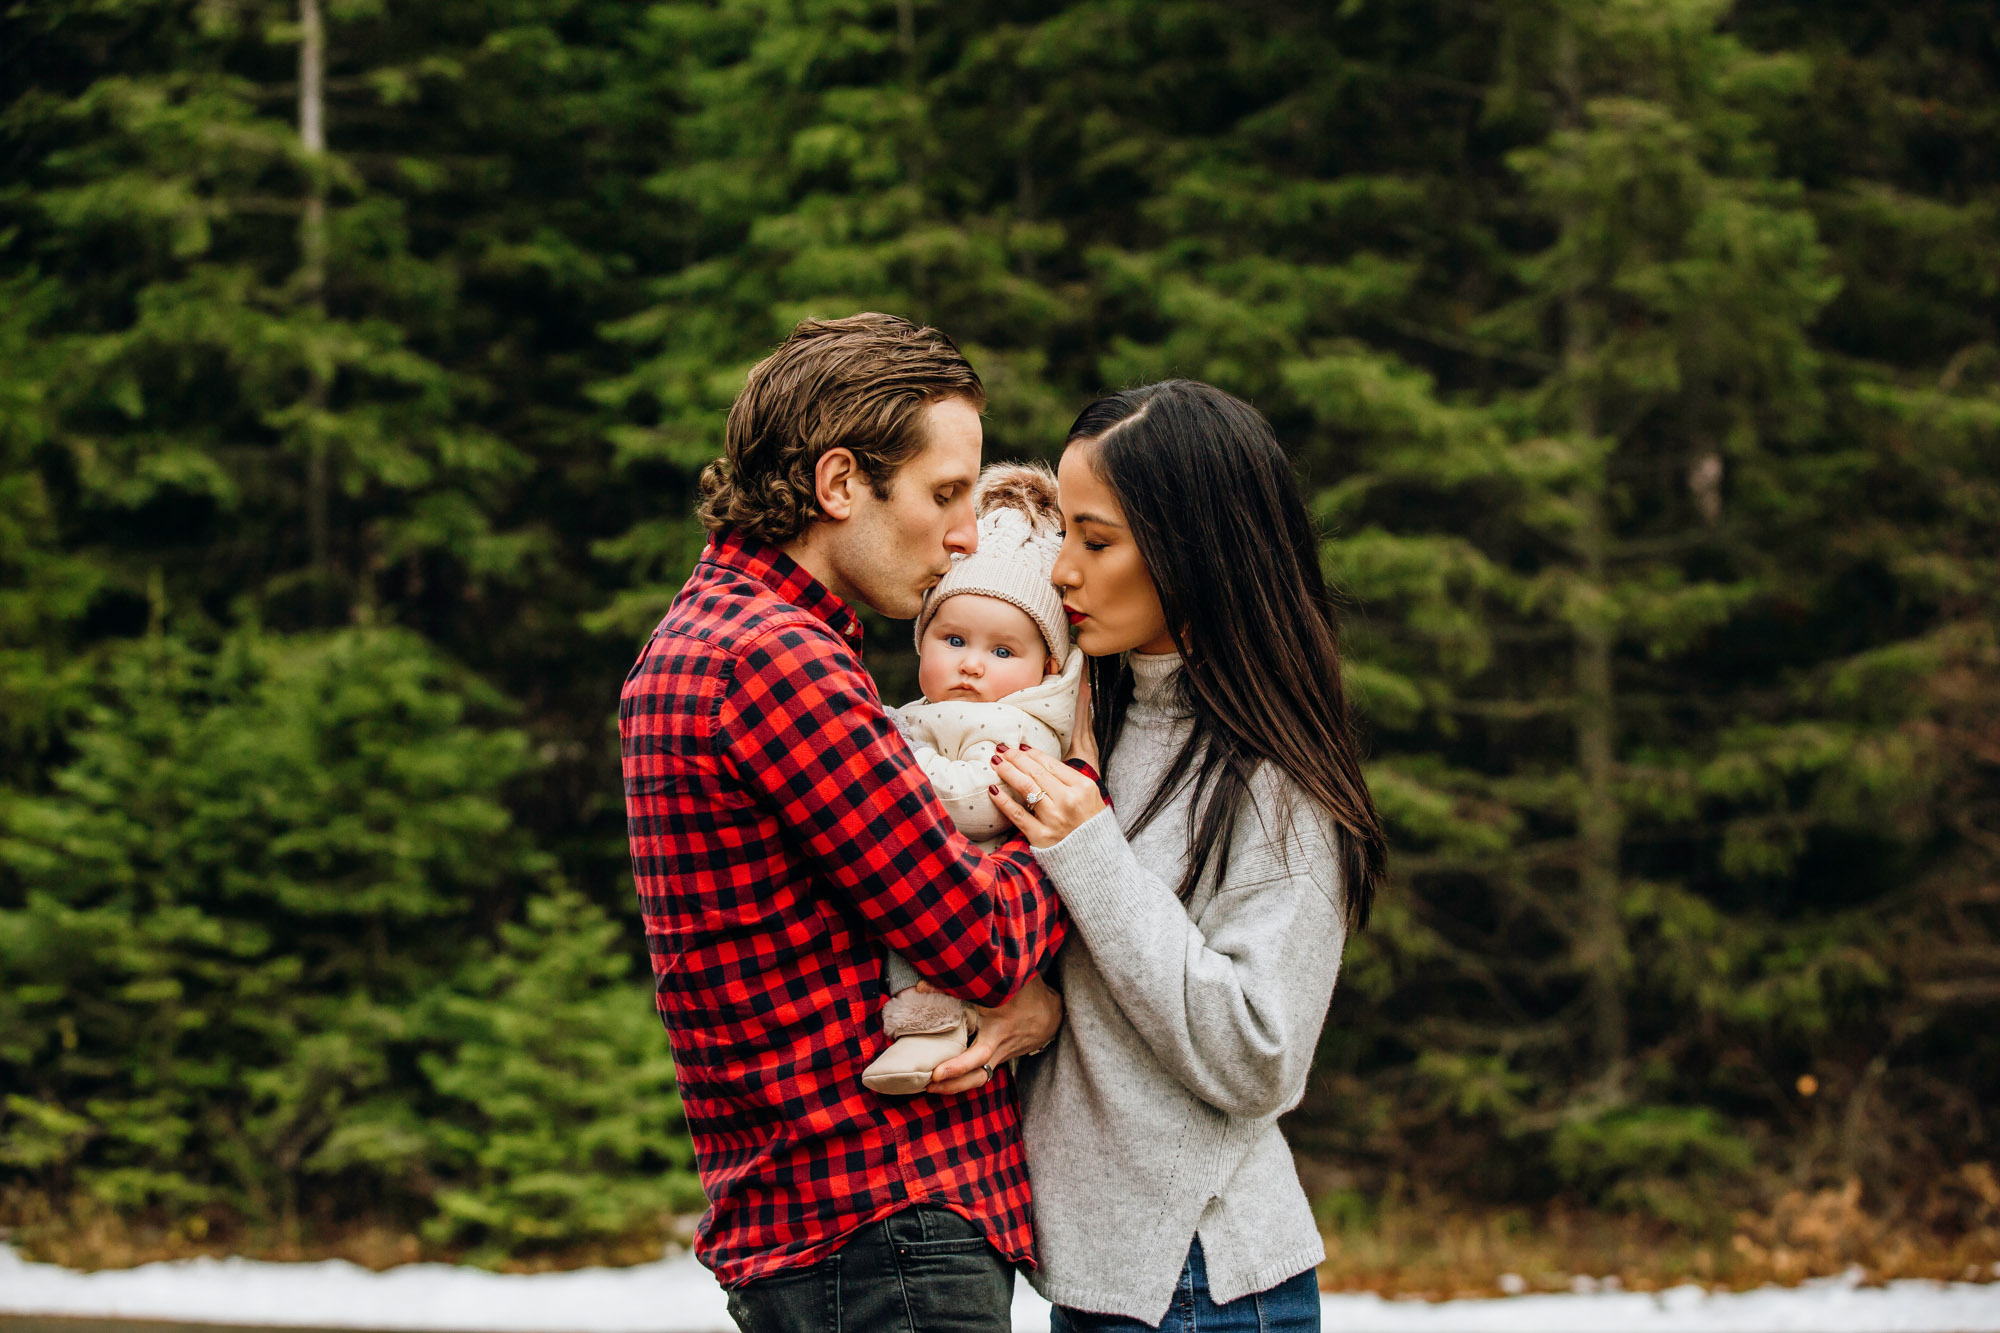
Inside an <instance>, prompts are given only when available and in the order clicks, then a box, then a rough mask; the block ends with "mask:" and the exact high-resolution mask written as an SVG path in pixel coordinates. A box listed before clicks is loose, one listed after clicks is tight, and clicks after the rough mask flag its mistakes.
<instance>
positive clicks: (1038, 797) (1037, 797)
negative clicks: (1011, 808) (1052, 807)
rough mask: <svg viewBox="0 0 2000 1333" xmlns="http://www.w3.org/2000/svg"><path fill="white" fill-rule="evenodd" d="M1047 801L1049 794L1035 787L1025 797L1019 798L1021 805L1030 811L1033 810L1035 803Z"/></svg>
mask: <svg viewBox="0 0 2000 1333" xmlns="http://www.w3.org/2000/svg"><path fill="white" fill-rule="evenodd" d="M1047 799H1049V794H1048V793H1047V792H1045V791H1043V790H1042V789H1041V788H1040V787H1037V788H1035V789H1034V790H1033V791H1031V792H1029V793H1028V794H1027V795H1026V796H1023V797H1022V798H1021V804H1022V805H1025V806H1027V807H1028V808H1029V809H1030V810H1032V809H1034V808H1035V802H1037V801H1046V800H1047Z"/></svg>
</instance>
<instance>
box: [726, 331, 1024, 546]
mask: <svg viewBox="0 0 2000 1333" xmlns="http://www.w3.org/2000/svg"><path fill="white" fill-rule="evenodd" d="M946 398H963V399H965V400H966V401H967V402H969V403H971V404H972V406H973V407H974V408H977V409H981V410H983V409H984V408H985V406H986V386H985V385H983V384H981V383H980V381H979V376H978V374H977V373H975V372H974V370H973V369H972V366H971V365H970V364H969V363H968V362H967V361H966V359H965V357H964V355H963V354H962V353H960V352H959V350H958V346H957V344H955V343H953V342H952V340H951V339H950V338H948V337H946V336H945V335H944V334H942V333H940V332H938V331H937V330H936V329H933V328H920V327H918V326H917V325H915V324H912V323H911V322H910V321H909V320H907V319H899V318H897V317H896V316H894V315H883V314H877V313H874V312H872V311H871V312H869V313H867V314H861V315H850V316H848V317H847V318H846V319H809V320H806V321H805V322H804V323H802V324H800V325H799V326H798V327H797V328H795V329H793V330H792V334H791V336H790V337H789V338H787V339H785V341H784V343H783V344H782V345H780V346H779V348H778V350H777V351H775V352H773V353H771V355H769V356H767V357H765V358H764V359H763V360H762V361H759V362H758V363H757V364H756V365H755V366H754V367H752V368H751V371H750V380H749V383H747V384H745V385H744V386H743V392H742V393H741V394H739V395H737V398H736V403H735V405H734V406H733V407H731V408H730V409H729V425H728V428H727V430H726V432H725V434H724V439H723V455H722V457H721V458H719V459H717V460H716V461H715V462H713V463H710V464H709V465H708V467H707V468H706V469H704V470H703V472H702V474H701V507H700V510H699V513H700V515H701V521H702V524H703V525H704V526H705V527H707V529H708V530H709V531H710V532H716V531H719V530H720V529H722V528H726V527H731V528H736V529H739V530H740V531H742V532H743V533H745V534H747V535H749V536H751V537H756V538H758V539H759V540H762V541H766V542H770V543H771V544H772V545H779V544H781V543H784V542H788V541H791V540H792V539H793V538H795V537H797V536H799V535H800V534H801V533H803V532H804V531H805V530H806V529H807V528H808V527H810V526H811V525H812V524H814V523H816V522H818V521H819V520H820V519H821V518H823V517H824V515H822V514H821V513H820V509H819V502H818V501H817V500H815V499H814V498H813V469H814V468H815V467H817V466H818V464H819V460H820V458H821V457H822V456H823V455H824V454H825V453H826V451H827V450H829V449H848V450H851V451H852V452H853V454H854V461H855V463H856V465H857V466H859V468H860V469H861V473H862V475H863V476H865V477H866V478H867V479H868V482H869V486H870V489H872V490H873V491H874V492H875V497H876V498H877V499H878V500H886V499H888V498H889V488H890V486H891V485H892V484H893V482H894V480H895V476H896V469H898V468H900V467H901V466H903V464H905V463H907V462H909V461H910V460H911V459H912V458H914V457H916V456H917V454H918V453H919V452H920V451H921V450H922V449H923V446H924V433H923V431H922V430H921V429H920V426H919V418H920V417H921V416H922V414H923V410H924V408H926V407H928V406H929V405H930V404H932V403H935V402H939V401H941V400H943V399H946Z"/></svg>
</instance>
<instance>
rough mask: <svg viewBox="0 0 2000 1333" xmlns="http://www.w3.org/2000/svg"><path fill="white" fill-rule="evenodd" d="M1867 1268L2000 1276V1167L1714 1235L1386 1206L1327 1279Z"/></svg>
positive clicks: (1391, 1282) (1629, 1278)
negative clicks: (1870, 1204)
mask: <svg viewBox="0 0 2000 1333" xmlns="http://www.w3.org/2000/svg"><path fill="white" fill-rule="evenodd" d="M1854 1268H1859V1269H1860V1270H1861V1271H1862V1273H1863V1274H1864V1275H1865V1276H1864V1280H1865V1281H1869V1282H1886V1281H1889V1280H1891V1279H1894V1278H1905V1277H1925V1278H1939V1279H1946V1280H1991V1279H1994V1278H2000V1178H1996V1175H1995V1172H1994V1169H1993V1167H1992V1166H1990V1165H1988V1164H1986V1163H1983V1162H1982V1163H1974V1164H1973V1165H1970V1166H1967V1167H1964V1168H1962V1169H1961V1170H1959V1171H1958V1172H1956V1173H1954V1174H1953V1175H1950V1176H1947V1177H1945V1178H1944V1179H1943V1180H1940V1181H1938V1182H1937V1183H1936V1184H1934V1185H1933V1186H1932V1187H1931V1189H1930V1190H1929V1191H1928V1192H1927V1193H1926V1194H1925V1195H1924V1197H1923V1198H1922V1200H1921V1201H1920V1202H1919V1203H1918V1204H1916V1205H1915V1206H1914V1207H1905V1208H1902V1209H1899V1210H1897V1212H1896V1213H1895V1214H1893V1215H1892V1214H1888V1213H1885V1212H1877V1211H1871V1210H1870V1209H1869V1208H1867V1207H1865V1206H1864V1203H1863V1199H1862V1191H1861V1187H1860V1185H1859V1184H1858V1183H1856V1182H1849V1183H1848V1184H1847V1185H1845V1186H1842V1187H1839V1188H1834V1189H1821V1190H1813V1191H1806V1190H1791V1191H1787V1192H1785V1193H1783V1194H1781V1195H1780V1196H1779V1197H1778V1198H1777V1199H1776V1200H1775V1201H1774V1202H1773V1203H1772V1205H1771V1206H1770V1207H1768V1208H1766V1209H1762V1210H1759V1211H1755V1212H1744V1213H1740V1214H1738V1215H1737V1217H1736V1219H1735V1224H1734V1226H1732V1227H1729V1228H1727V1229H1724V1230H1719V1231H1718V1232H1717V1233H1716V1234H1714V1235H1695V1234H1689V1233H1688V1232H1686V1231H1683V1230H1678V1229H1675V1228H1672V1227H1668V1226H1666V1225H1664V1224H1662V1223H1659V1222H1657V1221H1650V1220H1647V1219H1642V1218H1634V1217H1621V1216H1613V1215H1607V1214H1603V1213H1595V1212H1583V1211H1577V1210H1573V1209H1568V1208H1564V1207H1562V1206H1560V1205H1555V1206H1551V1207H1549V1208H1547V1209H1544V1210H1542V1211H1541V1212H1539V1213H1537V1214H1530V1213H1528V1212H1525V1211H1522V1210H1512V1211H1485V1212H1479V1211H1468V1210H1464V1209H1455V1208H1452V1207H1450V1206H1444V1205H1438V1204H1434V1203H1425V1204H1413V1205H1406V1206H1397V1207H1391V1208H1386V1209H1384V1210H1382V1212H1381V1213H1380V1214H1379V1215H1377V1216H1376V1217H1374V1218H1372V1219H1370V1220H1369V1223H1368V1224H1367V1225H1365V1226H1348V1227H1344V1228H1340V1229H1339V1230H1337V1231H1336V1232H1335V1233H1334V1234H1332V1235H1329V1237H1328V1239H1327V1261H1326V1263H1325V1264H1324V1265H1322V1266H1321V1268H1320V1284H1321V1285H1322V1286H1324V1287H1327V1288H1329V1289H1333V1290H1361V1291H1378V1292H1381V1293H1383V1294H1384V1295H1405V1296H1427V1297H1431V1298H1439V1299H1441V1298H1445V1297H1452V1296H1482V1295H1483V1296H1490V1295H1498V1294H1502V1293H1503V1292H1505V1291H1507V1290H1509V1289H1510V1288H1511V1289H1513V1290H1526V1291H1568V1290H1573V1289H1575V1288H1577V1287H1580V1286H1597V1285H1606V1286H1608V1285H1613V1284H1615V1285H1617V1286H1621V1287H1623V1288H1626V1289H1628V1290H1634V1291H1655V1290H1659V1289H1661V1288H1664V1287H1671V1286H1676V1285H1679V1284H1681V1283H1685V1282H1698V1283H1701V1284H1703V1285H1706V1286H1711V1287H1722V1288H1729V1289H1733V1290H1741V1289H1744V1288H1749V1287H1756V1286H1761V1285H1763V1284H1765V1283H1767V1282H1777V1283H1783V1284H1790V1283H1796V1282H1800V1281H1803V1280H1804V1279H1806V1278H1813V1277H1831V1276H1834V1275H1837V1274H1840V1273H1844V1272H1846V1271H1848V1270H1849V1269H1854Z"/></svg>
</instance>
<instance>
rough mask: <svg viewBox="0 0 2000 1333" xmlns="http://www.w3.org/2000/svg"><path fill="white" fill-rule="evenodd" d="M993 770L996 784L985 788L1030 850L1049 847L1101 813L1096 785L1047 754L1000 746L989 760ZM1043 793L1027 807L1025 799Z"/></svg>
mask: <svg viewBox="0 0 2000 1333" xmlns="http://www.w3.org/2000/svg"><path fill="white" fill-rule="evenodd" d="M993 772H994V774H995V776H997V777H998V778H999V779H1000V781H999V782H997V783H995V784H994V785H993V787H992V788H991V791H992V794H993V804H994V805H996V806H998V807H1000V813H1001V814H1003V815H1005V816H1007V818H1009V819H1011V820H1013V821H1014V827H1015V828H1018V829H1020V830H1021V832H1022V833H1024V834H1026V835H1027V838H1028V843H1029V845H1030V846H1034V847H1053V846H1055V845H1056V844H1057V843H1059V842H1061V841H1062V840H1063V839H1064V838H1066V837H1068V836H1069V835H1070V833H1071V832H1072V831H1073V830H1074V829H1076V828H1077V826H1079V825H1080V824H1082V823H1083V821H1084V820H1086V819H1089V818H1090V817H1091V816H1092V815H1094V814H1096V813H1097V812H1098V811H1100V810H1102V809H1104V796H1103V794H1102V793H1101V792H1099V791H1098V790H1097V784H1096V783H1095V782H1092V781H1091V780H1090V779H1089V778H1087V777H1085V776H1084V775H1083V774H1081V773H1079V772H1077V771H1076V770H1075V769H1073V768H1071V767H1070V766H1069V765H1068V764H1064V763H1061V762H1058V761H1057V760H1056V758H1055V757H1054V756H1053V755H1046V754H1043V753H1042V752H1041V751H1039V750H1031V749H1029V748H1028V747H1027V746H1025V745H1024V746H1022V747H1021V748H1020V749H1018V750H1015V749H1010V748H1008V747H1007V746H1004V745H1003V746H1001V747H1000V753H999V754H996V755H994V756H993ZM1037 791H1040V792H1044V793H1046V794H1045V795H1043V796H1041V797H1040V798H1038V799H1037V800H1036V801H1035V803H1034V808H1033V809H1032V810H1031V809H1029V808H1028V802H1027V798H1028V797H1029V796H1031V795H1033V794H1034V793H1035V792H1037Z"/></svg>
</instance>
